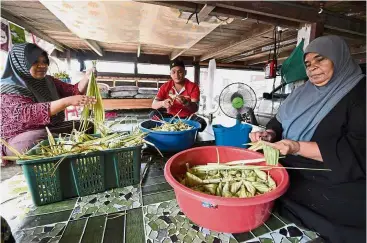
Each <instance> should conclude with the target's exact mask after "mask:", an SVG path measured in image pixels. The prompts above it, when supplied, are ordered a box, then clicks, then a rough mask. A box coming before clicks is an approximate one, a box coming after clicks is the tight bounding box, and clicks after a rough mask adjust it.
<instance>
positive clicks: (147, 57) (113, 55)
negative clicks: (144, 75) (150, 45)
mask: <svg viewBox="0 0 367 243" xmlns="http://www.w3.org/2000/svg"><path fill="white" fill-rule="evenodd" d="M54 55H55V56H56V57H58V58H61V59H63V58H66V54H65V53H61V52H55V53H54ZM70 57H71V58H75V59H81V60H96V59H98V60H101V61H111V62H130V63H134V62H136V61H137V62H138V63H147V64H158V65H169V64H170V58H169V56H168V55H153V54H144V53H141V54H140V56H139V57H137V56H136V52H135V51H134V52H131V53H124V52H110V51H104V55H103V56H102V57H100V56H99V55H98V54H96V53H95V52H94V51H90V50H84V51H75V50H71V51H70ZM181 60H183V61H184V62H185V65H187V66H190V65H192V62H193V57H187V56H182V57H181Z"/></svg>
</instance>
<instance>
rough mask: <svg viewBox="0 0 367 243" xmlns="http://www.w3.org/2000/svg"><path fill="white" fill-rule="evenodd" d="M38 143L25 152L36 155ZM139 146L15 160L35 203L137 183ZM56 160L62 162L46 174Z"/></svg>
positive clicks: (59, 199) (139, 159)
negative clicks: (20, 166) (21, 168)
mask: <svg viewBox="0 0 367 243" xmlns="http://www.w3.org/2000/svg"><path fill="white" fill-rule="evenodd" d="M40 144H42V145H47V144H48V141H47V140H45V141H42V142H41V143H40ZM40 144H38V145H36V146H35V147H34V148H33V149H31V150H30V151H29V152H28V154H38V153H39V146H40ZM141 149H142V146H136V147H129V148H119V149H111V150H105V151H98V152H93V153H88V154H78V155H71V156H68V157H66V158H64V159H63V156H58V157H53V158H45V159H37V160H18V161H17V163H18V164H20V165H22V167H23V172H24V175H25V178H26V181H27V184H28V187H29V191H30V193H31V196H32V200H33V203H34V204H35V205H37V206H39V205H45V204H49V203H53V202H58V201H62V200H65V199H67V198H71V197H76V196H86V195H90V194H94V193H98V192H102V191H105V190H109V189H112V188H116V187H124V186H129V185H133V184H137V183H139V181H140V166H141ZM60 159H63V161H62V163H61V164H60V165H59V167H58V168H57V169H56V170H55V172H54V173H50V171H53V170H54V169H53V168H54V166H55V164H56V163H57V162H58V161H60Z"/></svg>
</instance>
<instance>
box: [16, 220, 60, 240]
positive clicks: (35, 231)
mask: <svg viewBox="0 0 367 243" xmlns="http://www.w3.org/2000/svg"><path fill="white" fill-rule="evenodd" d="M65 228H66V222H62V223H56V224H50V225H44V226H40V227H35V228H31V229H26V230H20V231H18V232H16V234H15V235H16V236H17V237H16V241H17V242H19V243H22V242H24V243H28V242H42V243H46V242H59V238H60V236H61V235H62V234H63V232H64V230H65Z"/></svg>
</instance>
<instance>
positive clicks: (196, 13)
mask: <svg viewBox="0 0 367 243" xmlns="http://www.w3.org/2000/svg"><path fill="white" fill-rule="evenodd" d="M194 14H195V17H196V22H197V23H198V25H199V18H198V5H197V4H196V5H195V12H193V13H192V14H190V16H189V18H188V19H187V22H186V24H187V23H189V21H190V19H191V18H192V16H194Z"/></svg>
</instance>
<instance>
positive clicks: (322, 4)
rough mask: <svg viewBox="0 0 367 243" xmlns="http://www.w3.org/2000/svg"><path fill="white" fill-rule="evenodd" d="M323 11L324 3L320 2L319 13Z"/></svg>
mask: <svg viewBox="0 0 367 243" xmlns="http://www.w3.org/2000/svg"><path fill="white" fill-rule="evenodd" d="M323 11H324V3H320V9H319V12H318V13H319V14H322V12H323Z"/></svg>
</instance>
